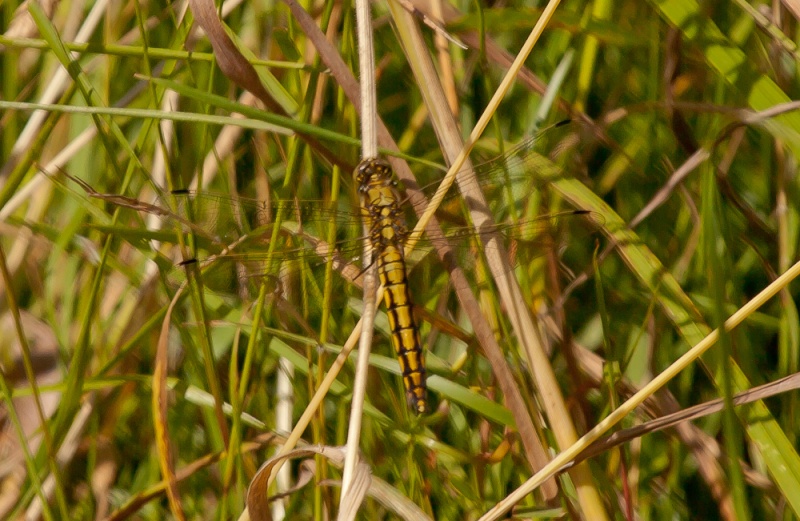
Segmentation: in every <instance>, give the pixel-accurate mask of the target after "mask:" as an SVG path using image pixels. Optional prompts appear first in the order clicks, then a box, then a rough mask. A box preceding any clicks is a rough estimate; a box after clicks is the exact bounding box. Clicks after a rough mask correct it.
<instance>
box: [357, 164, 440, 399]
mask: <svg viewBox="0 0 800 521" xmlns="http://www.w3.org/2000/svg"><path fill="white" fill-rule="evenodd" d="M356 180H357V181H358V183H359V187H360V188H359V190H360V191H361V193H362V196H363V204H364V210H365V215H364V217H365V219H366V221H367V226H368V228H369V239H370V242H371V243H372V247H373V250H374V252H375V255H376V256H377V258H378V276H379V277H380V280H381V283H382V284H383V286H384V290H385V293H384V302H385V303H386V313H387V315H388V316H389V325H390V329H391V333H392V345H393V347H394V349H395V352H396V354H397V359H398V362H399V363H400V369H401V371H402V374H403V384H404V386H405V390H406V396H407V397H408V402H409V405H410V406H411V407H412V408H413V409H414V410H415V411H416V412H417V413H418V414H423V413H426V412H427V411H428V399H427V388H426V386H425V364H424V360H423V354H422V342H421V341H420V335H419V328H418V327H417V324H416V322H415V320H414V314H413V309H412V308H413V304H412V301H411V292H410V291H409V288H408V279H407V276H406V267H405V260H404V258H403V247H402V244H401V243H402V241H403V240H404V239H405V235H406V228H405V225H404V223H403V217H402V212H401V211H400V207H399V201H400V195H399V194H398V192H397V189H396V188H395V184H394V180H393V179H392V170H391V167H390V166H389V164H388V163H387V162H386V161H383V160H380V159H370V160H366V161H363V162H362V163H361V164H360V165H359V166H358V169H357V170H356Z"/></svg>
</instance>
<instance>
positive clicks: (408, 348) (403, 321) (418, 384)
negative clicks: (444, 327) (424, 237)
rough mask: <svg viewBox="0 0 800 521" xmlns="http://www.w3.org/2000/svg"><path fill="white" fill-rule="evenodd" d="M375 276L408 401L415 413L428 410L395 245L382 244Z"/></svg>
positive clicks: (410, 309) (417, 339)
mask: <svg viewBox="0 0 800 521" xmlns="http://www.w3.org/2000/svg"><path fill="white" fill-rule="evenodd" d="M378 276H379V277H380V280H381V284H383V287H384V290H385V291H384V294H383V301H384V303H385V304H386V314H387V315H388V317H389V328H390V330H391V332H392V346H393V347H394V350H395V352H396V353H397V359H398V361H399V362H400V369H401V371H402V374H403V384H404V385H405V389H406V394H407V396H408V401H409V404H410V405H411V407H412V408H413V409H414V410H415V411H416V412H417V413H418V414H424V413H426V412H428V398H427V388H426V386H425V364H424V361H423V355H422V342H421V341H420V335H419V328H418V327H417V324H416V321H415V320H414V312H413V306H412V304H411V292H410V291H409V288H408V278H407V277H406V269H405V262H404V260H403V251H402V250H401V249H399V247H398V246H397V245H389V246H386V247H385V249H384V250H383V251H382V252H380V255H379V257H378Z"/></svg>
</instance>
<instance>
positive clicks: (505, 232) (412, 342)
mask: <svg viewBox="0 0 800 521" xmlns="http://www.w3.org/2000/svg"><path fill="white" fill-rule="evenodd" d="M537 139H538V138H537ZM537 158H539V159H541V156H538V154H536V153H535V152H532V150H531V142H530V141H528V142H525V143H523V145H520V146H518V147H516V148H514V149H512V150H511V151H509V152H508V153H507V154H505V155H503V156H501V157H499V158H496V159H493V160H491V161H489V162H486V163H483V164H481V165H479V166H478V167H477V168H476V171H477V172H478V175H477V176H476V181H475V182H477V183H479V184H480V188H481V189H482V190H483V191H484V193H486V194H487V196H488V197H487V199H489V200H490V201H491V202H492V203H493V206H495V208H494V210H496V211H495V213H496V215H497V223H498V224H495V225H494V226H491V227H488V228H486V227H484V229H482V230H481V232H480V233H492V234H500V235H501V236H502V237H504V238H505V239H506V240H507V241H513V242H514V243H530V244H541V243H542V242H547V239H546V238H547V237H548V236H549V233H550V232H551V231H552V230H553V229H554V227H556V226H558V225H559V224H560V223H562V222H563V221H564V220H570V219H571V218H573V219H574V218H585V219H587V220H588V221H589V224H590V227H593V228H596V227H597V226H599V225H601V224H602V223H601V222H599V219H598V218H597V217H596V216H595V215H594V214H592V213H591V212H586V211H581V210H576V211H573V210H570V211H564V212H558V213H556V214H548V215H544V216H536V217H532V218H530V217H529V218H520V219H516V220H513V219H509V215H511V214H513V213H514V211H519V212H524V210H525V200H526V199H527V198H529V197H530V194H531V193H532V191H534V190H535V189H536V188H539V187H540V186H541V184H542V183H543V181H541V180H539V179H537V177H536V174H535V168H536V163H537ZM356 174H357V175H356V180H357V182H358V183H359V186H360V188H359V191H360V193H361V194H362V195H363V199H364V207H363V208H359V209H353V206H352V205H349V204H348V202H349V201H343V202H342V203H341V204H340V205H339V206H337V207H334V208H332V207H330V204H329V203H327V202H324V201H314V200H277V201H274V200H273V201H259V200H255V199H246V198H232V197H230V196H224V195H218V194H213V193H198V192H191V191H186V190H178V191H175V192H172V193H170V194H164V195H163V196H162V197H161V200H160V201H159V203H158V204H148V203H144V202H141V201H138V200H136V199H133V198H129V197H126V196H122V195H113V194H101V193H98V192H97V191H95V190H94V189H93V188H92V187H91V186H89V185H88V184H86V183H85V182H83V181H81V180H80V179H77V178H72V177H71V176H69V177H70V178H71V179H73V181H75V182H76V183H78V184H79V185H80V186H81V187H82V188H83V189H84V191H86V192H87V193H88V194H89V195H90V196H91V197H95V198H100V199H104V200H106V201H108V202H110V203H113V204H116V205H119V206H124V207H128V208H131V209H133V210H136V211H138V212H143V213H147V214H152V215H156V216H158V217H159V218H161V219H162V220H163V222H164V226H165V227H166V228H168V229H170V230H177V231H179V232H181V233H191V234H192V235H193V237H194V239H195V243H196V247H197V249H198V251H197V252H193V254H186V255H185V258H186V259H187V260H183V261H180V262H179V263H178V264H177V265H176V266H175V267H174V268H173V269H172V270H170V274H169V277H168V278H169V279H170V281H171V284H172V285H173V286H174V287H177V286H178V285H180V284H182V283H185V282H186V280H187V279H186V268H187V267H189V266H192V265H197V266H199V267H201V268H202V272H201V273H202V281H203V286H204V288H206V289H211V290H213V291H219V292H221V293H222V294H234V295H239V296H244V295H246V294H247V293H248V291H247V288H250V290H249V293H250V294H252V293H254V292H255V291H256V288H257V286H258V285H259V284H261V283H263V282H264V281H265V280H268V279H272V280H274V279H276V278H277V277H275V276H274V275H270V273H275V271H276V270H275V269H274V265H270V263H275V262H278V263H283V262H293V261H298V262H301V263H306V264H315V265H316V266H322V265H324V261H327V260H328V259H330V260H331V261H332V262H333V266H334V268H335V269H336V270H337V271H339V272H340V273H342V274H343V275H345V277H346V278H350V279H351V280H352V279H357V278H358V276H359V275H360V273H361V270H360V269H358V268H355V266H354V264H353V261H354V260H355V259H357V257H358V255H359V254H360V253H361V252H362V251H363V241H365V240H370V241H371V242H372V244H373V249H374V251H375V252H376V253H377V255H376V257H377V265H378V272H379V277H380V280H381V283H382V284H383V285H384V286H385V288H386V292H385V296H384V303H385V305H386V308H387V316H388V318H389V323H390V330H391V331H390V333H391V341H392V344H393V347H394V350H395V353H396V355H397V358H398V361H399V363H400V367H401V373H402V376H403V383H404V387H405V390H406V395H407V401H408V402H409V405H410V407H411V408H412V410H414V411H415V412H417V413H419V414H422V413H425V412H428V409H429V403H428V399H427V390H426V386H425V374H426V371H425V364H424V356H423V350H422V344H421V341H420V334H419V328H418V327H417V322H416V320H415V318H414V313H413V310H412V308H413V304H412V299H411V291H410V289H409V284H408V276H407V270H408V267H407V266H406V265H405V264H406V261H409V260H410V261H411V262H412V264H415V263H419V262H420V261H421V259H424V257H425V256H426V255H427V253H428V252H430V251H431V250H433V249H434V247H435V246H436V244H435V242H434V241H432V240H430V239H428V240H425V239H423V240H422V241H420V243H419V245H418V246H417V248H416V250H415V253H414V254H412V256H411V257H410V258H409V259H406V258H404V256H403V248H402V246H403V243H404V240H405V236H406V227H405V222H407V221H408V217H410V216H411V214H412V213H418V212H417V210H418V209H414V208H412V207H411V204H410V203H408V202H407V201H406V200H405V199H403V198H402V197H401V196H400V195H399V193H398V191H397V188H396V187H395V183H394V180H393V179H392V174H391V169H390V167H389V166H388V163H386V162H384V161H382V160H380V161H377V162H374V161H373V162H371V161H367V162H364V163H362V164H361V165H360V167H359V168H357V172H356ZM65 175H68V174H66V173H65ZM423 191H425V190H423ZM428 191H430V192H432V191H433V189H432V188H431V189H428ZM460 204H461V202H460V200H459V197H458V195H452V196H450V197H449V198H447V199H445V201H444V203H443V205H442V206H441V207H440V208H442V211H441V212H437V216H438V217H439V218H440V220H444V221H446V222H447V223H451V224H450V225H449V226H447V230H446V231H445V236H444V238H443V239H439V240H445V241H448V243H449V244H450V243H454V244H456V245H465V244H466V245H469V243H470V241H472V243H473V244H475V239H476V238H479V233H478V232H476V231H475V230H474V229H473V228H472V227H471V226H469V225H468V224H466V223H465V222H463V219H459V218H458V217H457V214H458V211H457V209H455V208H453V207H454V206H455V207H457V206H458V205H460ZM365 219H366V222H367V225H368V226H367V228H368V229H369V233H368V234H367V236H365V235H364V232H363V230H364V228H363V222H364V220H365ZM509 221H511V222H509ZM452 223H455V224H452ZM331 226H332V227H333V229H334V232H335V235H333V236H332V237H331V236H329V235H328V232H329V230H330V228H329V227H331ZM321 237H330V238H332V240H328V241H325V240H322V239H321ZM469 256H470V255H466V257H469ZM312 259H315V260H312ZM241 288H245V291H243V292H242V291H240V289H241ZM276 291H280V288H279V287H278V289H276Z"/></svg>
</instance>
